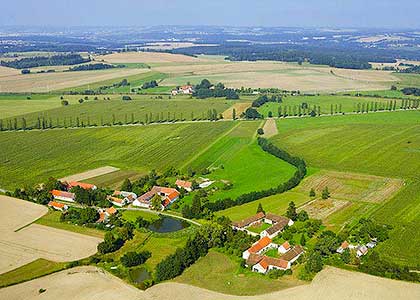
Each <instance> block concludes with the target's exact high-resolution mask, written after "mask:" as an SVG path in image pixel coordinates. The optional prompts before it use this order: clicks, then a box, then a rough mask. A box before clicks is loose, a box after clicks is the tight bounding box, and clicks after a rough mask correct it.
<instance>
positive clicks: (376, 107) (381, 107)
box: [353, 99, 420, 113]
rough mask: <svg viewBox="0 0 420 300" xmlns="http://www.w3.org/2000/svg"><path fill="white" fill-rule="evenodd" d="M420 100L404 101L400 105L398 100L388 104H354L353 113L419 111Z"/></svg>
mask: <svg viewBox="0 0 420 300" xmlns="http://www.w3.org/2000/svg"><path fill="white" fill-rule="evenodd" d="M419 106H420V100H418V99H402V100H401V101H400V104H398V103H397V100H390V101H387V102H373V101H372V102H362V103H360V102H359V103H357V104H356V103H354V106H353V112H356V113H368V112H377V111H395V110H397V109H418V108H419Z"/></svg>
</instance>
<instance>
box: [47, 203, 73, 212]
mask: <svg viewBox="0 0 420 300" xmlns="http://www.w3.org/2000/svg"><path fill="white" fill-rule="evenodd" d="M48 207H51V208H54V209H55V210H59V211H65V210H67V209H68V208H69V207H68V206H67V205H65V204H63V203H59V202H56V201H50V202H48Z"/></svg>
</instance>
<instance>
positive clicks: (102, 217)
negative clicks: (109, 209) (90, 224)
mask: <svg viewBox="0 0 420 300" xmlns="http://www.w3.org/2000/svg"><path fill="white" fill-rule="evenodd" d="M103 221H105V213H104V212H101V213H99V219H98V221H96V222H97V223H102V222H103Z"/></svg>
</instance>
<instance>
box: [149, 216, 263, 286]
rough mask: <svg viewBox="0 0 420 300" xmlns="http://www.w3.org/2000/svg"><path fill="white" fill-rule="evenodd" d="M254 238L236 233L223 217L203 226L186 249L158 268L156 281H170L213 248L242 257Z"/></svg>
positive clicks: (172, 255) (163, 262)
mask: <svg viewBox="0 0 420 300" xmlns="http://www.w3.org/2000/svg"><path fill="white" fill-rule="evenodd" d="M255 239H256V238H255V237H252V236H250V235H248V234H246V233H245V232H242V231H234V230H233V229H232V227H231V226H230V221H229V220H228V219H227V218H224V217H221V218H219V219H218V220H217V221H216V222H213V223H211V224H206V225H203V226H201V227H200V228H199V229H198V230H197V232H196V233H195V234H194V236H193V237H191V238H190V239H189V240H188V241H187V243H186V245H185V247H183V248H178V249H177V250H176V252H175V253H174V254H171V255H169V256H168V257H166V258H165V259H164V260H162V261H161V262H160V263H159V264H158V265H157V266H156V272H155V279H156V281H157V282H161V281H164V280H169V279H172V278H175V277H176V276H178V275H180V274H182V272H183V271H184V270H185V269H186V268H188V267H189V266H191V265H192V264H193V263H194V262H196V261H197V260H198V259H199V258H200V257H203V256H205V255H206V254H207V253H208V251H209V250H210V249H211V248H218V249H219V250H220V251H223V252H226V253H229V254H234V255H237V256H240V254H241V253H242V251H244V250H245V249H247V248H248V247H249V246H250V245H251V244H252V243H253V242H254V241H255Z"/></svg>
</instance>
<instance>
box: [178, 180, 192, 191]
mask: <svg viewBox="0 0 420 300" xmlns="http://www.w3.org/2000/svg"><path fill="white" fill-rule="evenodd" d="M175 185H176V186H177V187H178V188H183V189H184V190H186V191H187V192H191V191H192V190H193V188H192V182H191V181H185V180H180V179H177V180H176V181H175Z"/></svg>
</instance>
